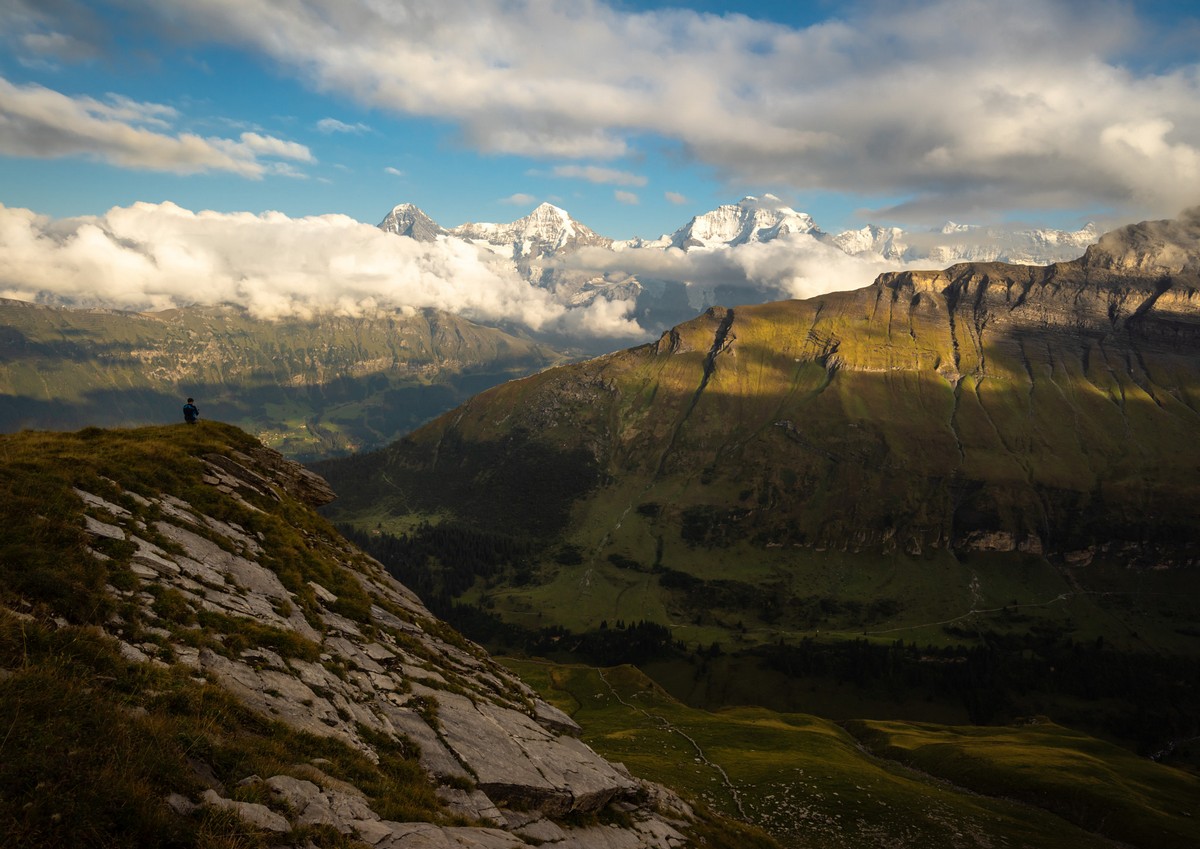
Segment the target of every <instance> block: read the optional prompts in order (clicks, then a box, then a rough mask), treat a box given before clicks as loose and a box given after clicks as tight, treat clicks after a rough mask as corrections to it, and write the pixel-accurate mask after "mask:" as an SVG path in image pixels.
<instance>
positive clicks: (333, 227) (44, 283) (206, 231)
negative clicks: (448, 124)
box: [0, 203, 642, 338]
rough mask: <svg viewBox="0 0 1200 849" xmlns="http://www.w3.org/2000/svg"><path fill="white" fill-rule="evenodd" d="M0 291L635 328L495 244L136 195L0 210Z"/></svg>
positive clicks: (77, 301) (617, 330) (80, 300)
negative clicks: (555, 294)
mask: <svg viewBox="0 0 1200 849" xmlns="http://www.w3.org/2000/svg"><path fill="white" fill-rule="evenodd" d="M0 297H6V298H16V299H18V300H25V301H36V302H40V303H52V304H62V305H69V306H101V307H112V308H119V309H133V310H160V309H167V308H170V307H176V306H183V305H187V304H193V303H199V304H219V303H234V304H239V305H242V306H245V307H247V308H248V309H249V310H250V311H251V312H252V313H253V314H254V315H256V316H259V317H263V318H279V317H284V316H301V317H306V316H310V315H313V314H314V313H317V312H324V311H332V312H336V313H340V314H346V315H361V314H367V313H372V312H374V311H376V310H381V309H397V308H423V307H433V308H436V309H442V310H447V311H450V312H454V313H458V314H461V315H463V316H465V317H467V318H470V319H474V320H477V321H482V322H494V323H498V322H511V323H515V324H519V325H522V326H524V327H527V328H529V329H531V330H534V331H542V332H557V333H571V334H584V335H588V336H608V337H625V338H632V337H636V336H637V335H639V334H640V333H641V332H642V331H641V329H640V328H638V327H637V325H636V324H633V323H632V322H630V321H629V320H628V319H627V318H626V313H627V312H628V310H629V309H630V305H629V304H627V303H624V302H617V303H608V302H602V303H597V304H594V305H591V306H588V307H586V308H579V309H573V310H568V309H567V308H566V307H564V306H562V305H560V304H558V303H556V302H554V301H553V299H552V298H551V297H550V295H549V294H548V293H547V292H545V291H544V290H542V289H537V288H534V287H532V286H530V285H529V284H527V283H526V282H525V281H523V280H521V279H520V278H519V277H518V276H517V274H516V273H515V271H514V270H513V269H512V268H511V266H509V265H506V264H505V263H504V262H503V261H502V260H499V259H497V258H496V257H495V256H494V255H491V254H490V252H487V251H480V250H478V249H477V248H475V247H474V246H473V245H471V244H469V243H467V242H463V241H460V240H449V241H440V242H417V241H415V240H412V239H405V238H398V237H396V236H394V235H392V234H389V233H384V232H382V231H380V230H379V229H377V228H375V227H372V226H369V225H366V224H360V223H359V222H357V221H354V220H353V219H350V218H348V217H346V216H342V215H322V216H317V217H310V218H289V217H287V216H285V215H282V214H280V213H264V214H263V215H253V214H251V213H232V214H226V213H216V212H199V213H196V212H190V211H188V210H186V209H182V208H180V207H178V206H176V205H174V204H170V203H166V204H148V203H139V204H135V205H133V206H131V207H123V208H115V209H111V210H109V211H108V212H107V213H106V214H104V215H102V216H88V217H81V218H71V219H61V220H54V219H50V218H47V217H45V216H41V215H37V214H36V213H33V212H31V211H29V210H26V209H13V208H7V207H4V206H0Z"/></svg>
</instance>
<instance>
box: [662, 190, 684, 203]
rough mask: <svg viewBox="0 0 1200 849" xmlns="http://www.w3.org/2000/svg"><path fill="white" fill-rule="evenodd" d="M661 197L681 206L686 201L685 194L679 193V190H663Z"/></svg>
mask: <svg viewBox="0 0 1200 849" xmlns="http://www.w3.org/2000/svg"><path fill="white" fill-rule="evenodd" d="M663 197H664V198H666V199H667V201H668V202H670V203H673V204H675V205H676V206H682V205H683V204H685V203H687V202H688V199H687V195H681V194H680V193H679V192H663Z"/></svg>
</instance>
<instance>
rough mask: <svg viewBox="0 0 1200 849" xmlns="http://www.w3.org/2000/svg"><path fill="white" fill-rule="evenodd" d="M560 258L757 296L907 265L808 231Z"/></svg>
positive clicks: (588, 251)
mask: <svg viewBox="0 0 1200 849" xmlns="http://www.w3.org/2000/svg"><path fill="white" fill-rule="evenodd" d="M558 264H559V265H560V266H562V267H564V268H569V269H572V270H575V271H588V272H591V273H594V274H597V275H601V274H609V273H620V274H626V273H627V274H632V275H635V276H636V277H638V278H639V279H640V280H642V281H644V282H645V281H650V280H658V281H670V282H677V283H682V284H684V285H685V286H687V287H688V288H689V289H695V290H697V291H699V292H701V293H709V292H712V291H713V290H715V289H717V288H718V287H738V288H743V289H752V290H754V291H755V292H756V293H758V298H757V300H758V301H771V300H779V299H782V298H811V297H815V296H817V295H823V294H825V293H826V292H841V291H848V290H850V289H860V288H862V287H863V286H867V285H870V284H871V283H872V282H873V281H874V280H875V278H876V277H878V276H879V275H880V274H882V273H883V272H885V271H896V270H899V269H900V268H902V267H905V266H904V265H903V264H902V263H898V262H891V261H886V260H884V259H882V258H881V257H878V256H850V255H849V254H846V253H844V252H842V251H841V250H839V249H837V248H836V247H833V246H832V245H827V244H825V243H823V242H820V241H817V239H815V238H813V237H812V236H810V235H808V234H793V235H790V236H787V237H783V238H779V239H774V240H772V241H769V242H751V243H748V244H743V245H737V246H735V247H721V248H713V249H707V250H705V249H692V250H688V251H683V250H680V249H679V248H668V249H666V250H654V249H639V250H624V251H619V252H615V251H609V250H605V249H603V248H583V249H581V250H579V251H577V252H575V253H573V254H569V255H567V256H566V257H564V258H563V259H561V260H560V261H559V263H558ZM907 267H920V268H926V267H929V263H928V262H917V263H911V264H909V265H908V266H907Z"/></svg>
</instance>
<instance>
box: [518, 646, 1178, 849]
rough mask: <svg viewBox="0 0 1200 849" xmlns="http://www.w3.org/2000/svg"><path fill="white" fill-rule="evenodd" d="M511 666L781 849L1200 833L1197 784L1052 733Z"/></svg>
mask: <svg viewBox="0 0 1200 849" xmlns="http://www.w3.org/2000/svg"><path fill="white" fill-rule="evenodd" d="M508 663H509V665H510V666H511V667H512V668H514V669H515V670H517V671H518V672H519V673H520V674H521V675H522V677H524V678H525V680H527V681H528V682H529V683H531V684H533V685H534V686H535V687H537V688H538V689H539V690H540V691H541V692H542V694H543V696H545V697H547V698H548V699H550V700H551V701H553V702H555V703H556V704H557V705H558V706H559V707H560V708H562V709H564V710H566V711H567V712H569V713H571V714H572V716H574V718H575V719H576V721H578V722H579V723H580V724H581V725H582V726H583V728H584V730H585V739H586V740H587V741H588V742H589V743H590V744H591V745H592V746H593V747H595V748H596V749H597V750H598V751H600V752H602V753H604V754H605V755H606V756H607V757H609V758H612V759H615V760H619V761H622V762H624V763H625V764H626V765H627V766H628V767H629V768H630V769H631V770H632V771H633V772H634V773H635V774H637V775H641V776H643V777H646V778H650V779H652V780H655V781H661V782H663V783H665V784H668V785H669V786H672V787H675V788H676V789H678V790H679V791H681V792H683V793H685V794H686V795H688V796H690V797H691V798H693V799H697V800H700V801H702V802H703V803H705V804H707V805H709V806H711V807H713V808H715V809H717V810H721V811H725V812H727V813H732V814H738V813H739V812H742V813H744V815H745V816H746V817H747V818H748V819H749V820H750V821H751V822H754V823H756V824H758V825H761V826H762V827H763V828H765V829H766V830H767V831H768V832H770V833H771V834H773V835H774V836H775V837H777V838H778V839H779V840H780V841H781V842H782V843H784V844H785V845H787V846H796V847H801V846H802V847H871V846H881V847H882V846H887V847H906V846H914V847H916V846H997V845H1012V846H1022V847H1031V849H1032V847H1062V846H1072V847H1079V849H1084V847H1102V846H1104V847H1106V846H1111V845H1112V844H1111V843H1110V842H1109V840H1108V839H1106V838H1116V839H1120V840H1122V841H1123V842H1125V843H1126V844H1127V845H1131V846H1139V847H1140V846H1145V847H1167V846H1171V847H1185V846H1193V845H1196V841H1197V840H1200V823H1197V822H1196V820H1195V819H1192V818H1189V817H1188V816H1186V814H1187V813H1188V812H1189V811H1190V804H1192V803H1194V801H1195V799H1196V798H1200V796H1198V795H1197V794H1198V793H1200V779H1197V778H1196V777H1195V776H1190V775H1187V774H1185V773H1180V772H1177V771H1175V770H1172V769H1170V768H1168V767H1163V766H1159V765H1157V764H1154V763H1152V762H1149V761H1145V760H1142V759H1138V758H1134V757H1133V756H1131V755H1129V754H1128V753H1127V752H1125V751H1123V750H1121V749H1117V748H1115V747H1113V746H1109V745H1107V744H1104V743H1101V742H1100V741H1097V740H1095V739H1092V738H1089V737H1086V736H1085V735H1081V734H1078V733H1075V732H1072V731H1069V730H1067V729H1064V728H1061V727H1059V726H1055V725H1052V724H1048V723H1047V724H1042V725H1038V726H1032V727H1023V728H996V727H993V728H961V727H950V726H933V725H920V726H918V725H906V724H900V723H878V722H857V723H851V724H850V730H851V731H852V732H853V734H852V733H848V732H847V730H844V729H842V728H840V727H838V726H837V725H835V724H833V723H831V722H829V721H827V720H823V719H819V718H817V717H814V716H808V715H802V714H780V713H773V712H771V711H767V710H763V709H761V708H737V709H727V710H722V711H718V712H715V713H708V712H704V711H699V710H695V709H692V708H687V707H685V706H683V705H682V704H680V703H679V702H677V701H675V700H674V699H671V698H670V697H669V696H667V695H666V694H665V693H664V692H663V691H662V690H661V689H660V688H659V687H657V686H656V685H655V684H654V683H653V682H651V681H650V680H649V679H648V678H646V677H645V676H643V675H642V674H641V673H639V672H637V671H636V670H634V669H632V668H630V667H620V668H615V669H606V670H600V669H594V668H584V667H563V666H554V665H550V664H544V663H539V662H534V661H508ZM860 738H861V740H862V741H865V742H866V743H867V745H868V747H869V748H870V750H871V752H870V753H868V752H867V751H865V750H864V749H863V748H862V746H861V745H860ZM910 766H911V767H916V769H917V770H920V771H915V770H914V769H912V768H910ZM930 776H933V777H930ZM937 779H945V780H944V781H939V780H937ZM1106 812H1107V813H1108V814H1111V815H1110V816H1105V813H1106Z"/></svg>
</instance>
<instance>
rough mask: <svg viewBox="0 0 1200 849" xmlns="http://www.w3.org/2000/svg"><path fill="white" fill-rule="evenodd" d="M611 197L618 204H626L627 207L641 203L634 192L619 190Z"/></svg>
mask: <svg viewBox="0 0 1200 849" xmlns="http://www.w3.org/2000/svg"><path fill="white" fill-rule="evenodd" d="M613 197H614V198H616V200H617V202H618V203H623V204H627V205H629V206H637V205H638V204H639V203H641V200H640V199H639V198H638V196H637V195H636V194H635V193H634V192H626V191H623V190H621V189H617V190H616V191H614V192H613Z"/></svg>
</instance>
